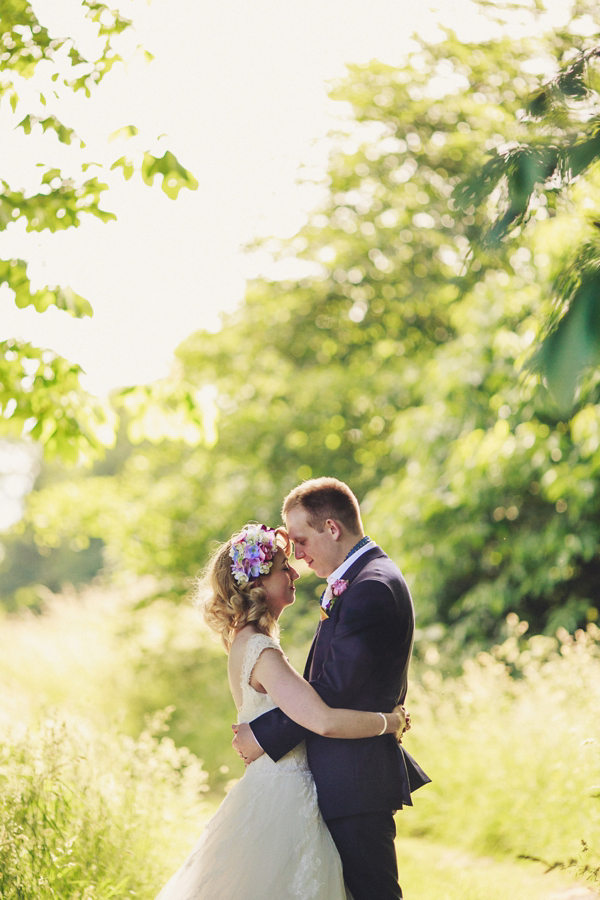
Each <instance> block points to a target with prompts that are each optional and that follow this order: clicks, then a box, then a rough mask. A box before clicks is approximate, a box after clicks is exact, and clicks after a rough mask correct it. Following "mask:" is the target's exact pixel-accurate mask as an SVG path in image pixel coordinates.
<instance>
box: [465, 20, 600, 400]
mask: <svg viewBox="0 0 600 900" xmlns="http://www.w3.org/2000/svg"><path fill="white" fill-rule="evenodd" d="M590 10H591V7H590V5H589V4H588V3H578V4H576V5H575V11H574V13H575V16H577V15H583V14H584V13H588V12H589V11H590ZM594 12H595V11H594ZM596 17H597V14H596ZM596 20H597V19H596ZM597 40H598V36H597V34H596V35H594V38H593V43H592V44H591V46H590V41H589V40H588V41H584V40H580V41H579V42H565V41H564V40H563V41H560V40H557V41H556V63H557V68H558V74H557V75H556V76H555V77H554V78H552V79H550V80H548V81H546V82H545V83H543V84H542V85H540V86H537V87H536V88H535V90H533V91H532V93H531V94H530V95H529V96H528V97H526V98H525V103H524V109H523V111H522V116H521V117H520V120H519V122H518V123H517V128H516V129H515V128H513V129H512V130H511V131H510V132H509V133H507V140H508V143H507V144H505V145H504V146H502V147H500V148H498V149H496V151H495V152H494V153H493V154H492V156H491V157H490V158H489V159H487V160H485V162H483V164H482V165H481V166H477V167H476V168H475V170H474V171H473V172H472V173H471V174H470V175H469V177H468V178H467V179H465V180H464V181H463V182H462V183H461V184H459V185H458V187H457V188H456V190H455V193H454V196H455V199H456V201H457V203H458V204H459V206H460V207H461V208H462V209H463V210H464V209H470V208H471V207H473V206H474V207H476V208H478V209H482V210H484V211H485V212H487V214H488V217H489V218H488V222H489V224H488V225H487V227H486V228H485V230H484V232H483V235H482V240H481V242H480V246H482V245H487V246H488V248H489V247H490V246H492V247H493V246H494V245H497V244H498V243H499V242H508V241H510V240H511V239H512V240H514V239H515V238H518V236H519V235H520V234H521V232H522V231H523V229H524V228H526V226H527V224H528V223H529V222H530V221H531V220H532V219H533V221H535V219H536V211H537V210H539V209H540V208H542V209H546V210H548V211H549V212H551V213H553V214H554V215H562V216H565V217H572V216H573V214H575V216H578V213H579V210H578V209H577V207H578V205H579V204H578V203H577V195H579V196H580V197H581V194H582V185H581V182H582V181H585V182H587V184H588V186H589V188H590V190H588V192H587V198H586V199H587V203H586V207H585V213H584V216H583V219H584V221H583V222H580V223H578V224H579V227H577V226H576V227H574V228H573V227H572V228H571V229H570V231H571V233H570V234H569V233H568V231H567V229H565V239H566V240H565V243H564V244H563V246H562V247H561V251H560V252H559V253H558V254H557V257H556V259H555V265H554V273H553V284H552V289H551V296H552V301H551V303H547V304H546V308H547V315H546V322H545V326H544V330H543V340H542V342H541V346H539V347H538V348H537V350H536V352H535V353H534V354H533V355H532V358H531V360H530V365H531V367H532V370H533V371H538V372H540V373H541V374H542V375H543V376H544V377H545V378H546V379H547V383H548V386H549V388H550V390H551V392H552V395H553V396H554V398H555V400H556V402H557V404H558V406H559V407H560V409H561V410H562V411H563V412H564V413H568V412H569V411H570V410H571V409H572V408H573V402H574V398H575V392H576V388H577V384H578V381H579V378H580V376H581V374H582V373H583V372H584V371H585V369H586V368H587V367H589V366H593V365H597V364H598V362H600V301H599V297H600V280H599V274H598V273H599V270H600V241H599V238H598V227H599V223H598V221H597V220H598V203H597V197H596V194H597V188H598V162H599V161H600V71H599V69H598V58H599V57H600V48H599V47H598V46H597ZM586 45H587V46H586ZM574 50H576V51H577V52H576V54H575V55H573V51H574ZM579 218H582V217H581V214H580V213H579Z"/></svg>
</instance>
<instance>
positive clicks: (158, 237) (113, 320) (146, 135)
mask: <svg viewBox="0 0 600 900" xmlns="http://www.w3.org/2000/svg"><path fill="white" fill-rule="evenodd" d="M33 5H34V9H36V11H37V12H38V15H39V17H40V19H41V21H42V23H43V24H47V25H48V26H49V27H50V30H51V32H52V33H54V34H59V35H65V34H70V35H75V36H77V38H78V40H79V41H80V43H81V45H82V49H83V50H84V51H85V32H82V33H81V34H80V32H79V28H80V26H79V25H78V23H80V21H81V16H80V15H79V14H78V12H77V6H78V2H77V0H43V2H42V0H37V2H36V0H33ZM548 5H549V6H551V7H553V8H555V10H556V12H555V15H554V19H553V22H552V23H553V24H558V23H559V22H560V21H561V20H562V21H564V7H565V0H553V2H550V3H549V4H548ZM120 7H121V8H122V9H123V11H124V13H126V14H129V13H131V15H132V18H134V21H135V26H136V33H135V35H134V36H133V44H137V43H141V44H143V45H144V46H145V47H146V48H147V49H148V50H149V51H151V52H152V53H153V54H154V56H155V60H154V62H152V63H150V64H149V65H148V64H147V63H146V62H145V61H144V60H143V58H142V55H141V54H138V55H137V56H136V57H134V58H133V61H132V62H130V63H129V64H128V65H127V67H115V68H114V69H113V71H112V73H111V74H110V75H109V76H108V77H107V79H106V80H105V82H104V83H103V84H102V85H101V87H100V88H99V90H98V91H97V92H96V94H95V95H94V96H93V98H92V99H91V100H87V99H85V98H84V97H83V93H82V92H80V94H81V96H80V97H78V98H77V99H76V100H75V101H72V100H69V101H68V106H67V104H66V103H65V104H63V105H62V106H60V107H55V108H52V109H51V110H50V111H51V112H55V113H56V114H57V115H59V117H60V118H61V119H63V120H64V121H65V122H66V124H70V125H73V126H74V127H75V128H76V129H77V130H78V131H79V132H80V134H81V136H82V137H83V138H84V139H86V141H87V143H88V146H87V148H86V149H85V151H83V152H82V158H83V159H105V160H114V159H115V158H117V156H118V155H120V154H121V152H123V151H127V149H129V148H128V147H127V146H124V147H123V148H122V149H121V148H120V146H119V143H118V142H115V143H112V144H107V143H106V137H107V136H108V135H109V134H110V133H111V132H113V131H114V130H115V129H118V128H120V127H122V126H124V125H129V124H135V125H137V126H138V127H139V128H140V132H141V133H140V136H139V137H138V138H137V139H136V141H137V142H138V143H137V144H136V145H135V146H139V148H140V149H142V150H143V149H152V151H153V152H155V153H156V155H162V153H163V152H164V149H166V148H169V149H171V150H172V151H173V152H175V154H176V155H177V156H178V158H179V159H180V161H181V162H182V163H183V164H184V165H185V166H186V167H187V168H189V169H190V170H191V171H192V172H193V173H194V174H195V175H196V177H197V178H198V180H199V183H200V185H199V188H198V190H197V191H195V192H189V191H186V190H183V191H182V192H181V193H180V195H179V199H178V200H177V201H175V202H174V201H172V200H170V199H168V198H167V197H166V196H165V195H164V194H163V193H162V191H161V190H160V188H159V186H158V182H156V183H155V185H154V187H153V188H148V187H146V186H144V185H143V184H141V182H139V183H138V181H136V180H135V179H134V180H132V181H131V182H129V183H125V182H124V181H123V179H122V178H121V177H120V175H117V174H116V173H114V176H113V178H112V181H111V184H114V186H115V187H114V190H111V192H110V196H108V195H107V197H106V200H105V201H104V206H105V207H106V208H108V209H111V210H112V211H114V212H115V213H116V214H117V215H118V221H117V222H113V223H110V224H108V225H103V224H101V223H100V222H97V221H96V220H94V219H92V218H91V217H90V219H89V221H88V220H85V219H84V223H83V224H82V226H81V227H80V228H78V229H69V230H68V231H65V232H59V233H57V234H49V233H43V232H42V233H40V234H36V233H31V234H26V233H25V231H24V228H23V227H21V223H17V224H15V225H14V226H12V227H11V228H9V229H8V231H7V232H5V234H4V235H3V246H2V248H1V249H0V253H1V254H2V258H7V257H8V258H10V257H11V256H13V257H19V258H23V259H26V260H30V261H31V266H30V273H31V275H32V278H33V281H34V286H35V287H39V286H41V285H43V284H56V283H60V284H64V285H70V286H71V287H72V288H74V289H75V290H76V291H77V292H78V293H81V294H83V295H84V296H85V297H87V298H88V299H89V300H90V302H91V303H92V306H93V308H94V316H93V318H92V319H84V320H75V319H71V318H70V317H69V316H68V315H66V314H65V313H60V312H57V311H56V310H53V309H50V310H49V311H48V312H46V313H44V314H38V313H37V312H35V311H34V310H32V309H26V310H18V309H16V307H15V305H14V303H13V302H12V300H11V297H10V295H9V292H8V290H4V292H2V291H0V339H4V338H6V337H9V336H15V335H18V336H20V337H22V338H23V339H25V340H30V341H32V342H33V343H34V344H36V345H37V346H47V347H51V348H52V349H54V350H56V351H58V352H59V353H61V354H62V355H63V356H66V357H67V358H68V359H70V360H72V361H74V362H78V363H80V364H81V365H82V366H83V368H84V369H85V371H86V372H87V378H86V381H85V383H86V386H87V387H88V389H90V390H92V391H93V392H94V393H98V394H102V393H105V392H107V391H108V390H110V389H111V388H114V387H116V386H121V385H125V384H132V383H139V382H145V381H150V380H153V379H154V378H158V377H161V376H163V375H165V374H166V373H167V372H168V370H169V367H170V363H171V360H172V354H173V350H174V349H175V347H176V346H177V344H178V343H179V342H180V341H181V340H183V339H184V338H185V337H187V336H188V335H189V334H190V333H191V332H193V331H194V330H196V329H198V328H202V327H208V328H211V329H214V328H216V327H217V326H218V321H219V313H220V311H222V310H230V309H232V308H234V307H235V305H236V304H237V303H239V301H240V300H241V299H242V297H243V294H244V285H245V280H246V278H248V277H251V276H252V275H254V274H256V266H257V262H256V260H252V259H251V258H247V257H245V256H244V254H243V252H242V246H243V245H244V244H245V243H247V242H249V241H250V240H252V239H253V238H254V237H256V236H258V235H271V234H274V235H278V236H284V235H290V234H293V233H294V232H295V231H296V230H297V229H298V228H299V227H300V226H301V225H302V223H303V221H304V217H305V213H306V211H307V210H308V209H309V208H310V207H311V206H313V205H314V204H315V203H316V201H317V200H318V192H317V191H315V189H310V188H308V187H304V188H301V187H299V186H298V185H297V184H296V178H297V176H298V171H299V167H300V165H301V164H302V163H305V164H306V163H308V164H310V165H312V166H313V167H315V171H321V172H323V171H324V167H325V162H326V141H325V140H324V137H325V135H326V134H327V132H328V131H329V130H330V129H331V128H332V127H335V124H336V116H337V117H338V118H337V122H338V123H339V119H340V117H342V118H343V116H344V114H345V109H344V107H343V105H341V104H334V103H333V102H332V101H330V100H329V99H328V96H327V84H328V81H330V80H331V79H334V78H336V77H338V76H340V75H343V73H344V71H345V68H344V65H345V63H348V62H367V61H369V60H371V59H375V58H376V59H380V60H383V61H384V62H388V63H392V64H393V63H398V62H400V61H401V60H402V58H403V56H404V55H405V54H406V53H407V51H408V50H409V48H410V35H411V34H412V33H414V32H415V31H416V30H418V31H419V32H420V33H421V34H423V35H424V36H425V37H427V38H429V39H436V38H437V37H441V36H442V35H441V33H440V32H439V31H438V30H437V24H438V23H442V24H445V25H450V26H451V27H454V28H455V29H456V30H457V32H458V34H459V36H461V37H462V38H463V39H469V40H479V39H482V38H484V37H485V36H487V34H488V33H489V28H488V27H486V26H485V24H484V23H483V22H482V19H481V18H480V17H478V16H477V15H476V14H475V13H474V11H473V7H472V6H471V5H470V3H469V2H468V0H455V2H453V0H438V4H437V9H435V8H434V9H433V10H430V9H428V8H427V2H426V0H421V2H414V0H247V2H233V0H177V2H173V0H152V2H151V3H150V4H149V5H147V4H146V3H144V2H141V0H124V2H123V3H121V4H120ZM129 40H130V41H131V38H130V39H129ZM48 109H50V106H49V107H48ZM26 111H29V110H26ZM39 111H40V113H43V108H41V107H40V110H39ZM23 114H24V113H23ZM47 114H48V111H46V112H45V115H47ZM8 125H9V122H8V120H7V118H6V113H5V114H4V119H2V118H1V117H0V126H2V127H3V131H4V134H5V135H6V133H7V132H6V130H5V129H6V127H7V126H8ZM163 132H164V133H166V135H167V137H165V138H163V139H161V140H160V141H159V142H158V144H157V143H156V141H155V138H157V137H158V135H160V134H161V133H163ZM20 134H21V132H19V135H20ZM19 135H16V136H15V137H11V138H10V140H11V141H12V148H13V152H12V154H11V158H10V159H9V160H8V161H6V159H5V160H3V166H4V171H3V177H5V178H7V180H8V181H9V182H10V183H11V186H13V187H15V188H19V187H24V186H28V181H29V180H30V179H31V174H30V173H31V172H32V171H34V164H35V163H36V162H38V161H40V160H43V161H44V162H50V161H51V160H52V161H54V159H56V160H57V161H60V159H62V158H63V157H59V154H61V153H63V148H62V147H61V146H60V145H58V143H57V141H56V138H55V136H54V135H53V134H52V133H48V134H47V135H45V136H44V137H42V136H37V137H35V138H34V137H33V136H30V137H25V136H22V137H21V136H19ZM2 143H3V145H4V147H3V149H4V151H5V150H6V146H7V143H6V137H5V138H3V141H2ZM4 155H5V154H4V153H3V156H4ZM65 170H66V171H68V168H67V167H66V166H65ZM33 186H34V185H33V183H32V184H31V187H33Z"/></svg>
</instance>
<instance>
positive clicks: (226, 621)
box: [194, 525, 292, 653]
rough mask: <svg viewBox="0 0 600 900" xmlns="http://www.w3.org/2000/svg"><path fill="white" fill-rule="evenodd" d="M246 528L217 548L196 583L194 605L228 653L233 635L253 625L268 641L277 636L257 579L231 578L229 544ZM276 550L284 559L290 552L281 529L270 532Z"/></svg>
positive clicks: (272, 618) (277, 629)
mask: <svg viewBox="0 0 600 900" xmlns="http://www.w3.org/2000/svg"><path fill="white" fill-rule="evenodd" d="M248 527H252V526H248V525H244V528H242V529H240V531H239V532H236V533H235V534H234V535H232V537H231V538H230V539H229V540H228V541H227V543H225V544H221V546H220V547H218V548H217V549H216V550H215V552H214V553H213V554H212V556H211V558H210V559H209V561H208V563H207V565H206V568H205V569H204V571H203V573H202V575H201V576H200V578H199V579H198V581H197V582H196V588H195V591H194V601H195V603H196V605H197V606H198V608H199V609H201V611H202V614H203V616H204V621H205V622H206V624H207V625H208V626H209V628H211V629H212V630H213V631H214V632H215V633H216V634H218V635H220V637H221V640H222V641H223V644H224V646H225V649H226V650H227V652H228V653H229V648H230V647H231V642H232V641H233V637H234V635H235V632H236V631H238V630H239V629H240V628H243V627H244V625H254V627H255V628H256V629H257V630H258V631H260V632H261V633H262V634H267V635H270V636H272V637H274V636H277V635H278V634H279V625H278V624H277V620H276V619H275V618H274V617H273V616H272V615H271V613H270V612H269V609H268V607H267V593H266V591H265V589H264V588H263V587H262V586H261V583H260V581H261V578H260V576H259V577H258V578H251V579H250V581H248V582H246V584H239V583H238V582H237V581H236V579H235V578H234V577H233V572H232V568H231V566H232V559H231V556H230V550H231V546H232V543H233V542H234V541H235V540H236V539H237V538H239V536H240V534H241V533H242V532H243V531H244V530H245V529H246V528H248ZM273 531H274V532H275V535H276V540H277V545H278V548H279V549H281V550H282V551H283V552H284V553H285V555H286V556H287V557H289V556H290V554H291V552H292V542H291V541H290V539H289V536H288V533H287V531H286V530H285V529H284V528H274V529H273Z"/></svg>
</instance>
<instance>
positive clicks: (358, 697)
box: [251, 547, 431, 819]
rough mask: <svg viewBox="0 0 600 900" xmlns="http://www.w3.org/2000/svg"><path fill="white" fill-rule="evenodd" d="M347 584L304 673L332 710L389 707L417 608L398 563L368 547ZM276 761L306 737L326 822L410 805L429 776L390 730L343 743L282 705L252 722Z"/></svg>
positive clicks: (401, 681)
mask: <svg viewBox="0 0 600 900" xmlns="http://www.w3.org/2000/svg"><path fill="white" fill-rule="evenodd" d="M343 577H344V579H345V580H347V581H348V587H347V588H346V590H345V591H344V593H343V594H341V595H340V597H338V598H337V600H336V602H335V604H334V606H333V609H332V610H331V612H330V614H329V618H328V619H324V620H323V621H322V622H320V624H319V626H318V628H317V632H316V634H315V638H314V640H313V643H312V647H311V649H310V653H309V655H308V660H307V662H306V668H305V671H304V677H305V678H307V679H308V681H310V683H311V684H312V686H313V687H314V688H315V690H316V691H317V692H318V693H319V694H320V696H321V697H322V698H323V700H324V701H325V702H326V703H327V704H328V705H329V706H332V707H338V708H348V709H363V710H370V711H373V712H391V710H392V709H393V707H394V706H395V705H396V703H398V702H400V703H403V702H404V699H405V697H406V689H407V675H408V665H409V662H410V656H411V651H412V644H413V632H414V610H413V604H412V600H411V597H410V593H409V590H408V587H407V585H406V582H405V581H404V578H403V577H402V575H401V573H400V570H399V569H398V567H397V566H396V565H395V564H394V563H393V562H392V561H391V559H390V558H389V557H388V556H387V555H386V554H385V553H384V552H383V550H381V549H380V548H379V547H373V548H372V549H371V550H368V551H367V552H366V553H364V554H363V555H362V556H360V557H359V558H358V559H357V560H356V562H355V563H353V564H352V565H351V566H350V567H349V568H348V569H347V570H346V572H345V573H344V576H343ZM251 727H252V731H253V733H254V735H255V737H256V739H257V741H258V742H259V744H260V746H261V747H262V748H263V750H265V752H266V753H268V755H269V756H270V757H271V758H272V759H274V760H275V761H277V760H278V759H280V758H281V757H282V756H284V755H285V754H286V753H288V752H289V751H290V750H291V749H292V748H293V747H295V746H296V744H298V743H299V742H300V741H301V740H303V739H306V747H307V752H308V761H309V765H310V768H311V770H312V773H313V777H314V779H315V783H316V786H317V793H318V796H319V806H320V808H321V812H322V814H323V817H324V818H325V819H333V818H336V817H338V816H349V815H355V814H357V813H365V812H376V811H380V810H396V809H401V808H402V806H403V804H408V805H412V801H411V798H410V792H411V791H413V790H415V789H416V788H418V787H421V785H423V784H427V782H428V781H430V780H431V779H430V778H428V776H427V775H426V774H425V773H424V772H423V770H422V769H421V768H420V766H418V764H417V763H416V762H415V761H414V760H413V759H412V757H411V756H410V755H409V754H408V753H407V752H406V751H405V750H404V749H403V748H402V747H401V746H399V745H398V743H397V742H396V739H395V738H394V736H393V735H385V736H383V737H374V738H361V739H359V740H346V739H344V740H342V739H338V738H324V737H321V736H320V735H317V734H314V733H313V732H310V731H307V730H306V729H304V728H302V727H301V726H300V725H298V724H297V723H296V722H294V721H292V719H290V718H289V717H288V716H286V715H285V713H284V712H282V710H280V709H273V710H271V711H270V712H268V713H264V714H263V715H262V716H259V717H258V718H257V719H254V720H253V721H252V722H251Z"/></svg>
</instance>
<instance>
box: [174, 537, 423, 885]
mask: <svg viewBox="0 0 600 900" xmlns="http://www.w3.org/2000/svg"><path fill="white" fill-rule="evenodd" d="M290 554H291V543H290V540H289V538H288V536H287V533H286V532H285V531H284V529H283V528H275V529H273V528H268V527H267V526H265V525H246V526H244V528H242V530H241V531H239V532H238V533H237V534H235V535H233V537H232V538H231V540H229V541H228V542H227V543H226V544H224V545H223V546H221V547H220V548H219V549H218V550H217V551H216V552H215V554H214V555H213V557H212V559H211V560H210V562H209V564H208V566H207V569H206V572H205V575H204V576H203V578H202V580H201V582H200V583H199V586H198V599H199V601H200V602H201V604H202V607H203V612H204V617H205V619H206V621H207V623H208V625H209V626H210V627H211V628H212V629H213V630H214V631H216V632H217V633H218V634H220V635H221V637H222V640H223V643H224V645H225V649H226V650H227V651H228V654H229V659H228V676H229V685H230V688H231V693H232V695H233V699H234V701H235V704H236V707H237V710H238V722H240V723H241V722H249V721H250V720H252V719H254V718H255V717H256V716H258V715H261V714H262V713H264V712H267V711H268V710H270V709H272V708H274V707H275V706H279V707H280V708H281V709H282V710H283V711H284V712H285V713H286V714H287V715H288V716H289V717H290V718H291V719H294V720H295V721H296V722H298V723H299V724H300V725H303V726H304V727H305V728H308V729H309V730H310V731H314V732H317V733H318V734H321V735H324V736H326V737H335V738H354V739H355V738H366V737H374V736H377V735H382V734H396V735H397V736H398V737H399V736H401V734H402V731H403V730H405V729H406V727H409V726H408V725H407V722H406V716H405V713H404V709H403V707H399V706H398V707H396V708H395V709H394V711H393V712H392V713H385V714H384V713H377V712H357V711H356V710H349V709H332V708H330V707H329V706H327V705H326V704H325V703H324V702H323V700H321V698H320V697H319V695H318V694H317V693H316V691H314V690H313V688H312V687H311V686H310V685H309V684H308V682H307V681H305V680H304V679H303V678H302V676H301V675H299V674H298V673H297V672H296V671H295V669H293V668H292V666H291V665H290V664H289V662H288V661H287V659H286V658H285V656H284V655H283V652H282V650H281V647H280V645H279V642H278V640H277V635H278V624H277V620H278V619H279V616H280V615H281V613H282V612H283V610H284V609H285V607H286V606H290V605H291V604H292V603H293V602H294V599H295V587H294V581H295V580H296V578H298V573H297V572H296V571H295V569H293V568H292V567H291V566H290V564H289V556H290ZM349 896H350V895H349V894H347V892H346V890H345V888H344V881H343V876H342V866H341V862H340V858H339V855H338V852H337V849H336V847H335V844H334V843H333V839H332V837H331V835H330V833H329V831H328V829H327V826H326V825H325V822H324V821H323V819H322V817H321V814H320V812H319V808H318V805H317V794H316V789H315V785H314V781H313V778H312V775H311V772H310V769H309V768H308V765H307V761H306V752H305V748H304V743H302V744H299V745H298V746H297V747H295V748H294V749H293V750H291V751H290V752H289V753H288V754H287V755H286V756H284V757H283V758H282V759H281V760H280V761H279V762H278V763H275V762H273V761H272V760H271V759H270V757H269V756H267V754H264V755H263V756H261V757H260V758H259V759H257V760H256V761H255V762H253V763H251V764H250V765H248V766H247V768H246V772H245V774H244V777H243V778H242V779H240V781H239V782H238V783H237V784H236V785H235V787H234V788H233V789H232V790H231V791H230V792H229V793H228V795H227V796H226V798H225V800H224V801H223V803H222V804H221V806H220V807H219V809H218V810H217V812H216V813H215V815H214V816H213V818H212V819H211V820H210V822H209V823H208V825H207V826H206V828H205V830H204V832H203V834H202V835H201V837H200V839H199V840H198V842H197V843H196V845H195V847H194V848H193V849H192V851H191V853H190V855H189V856H188V858H187V860H186V861H185V862H184V863H183V865H182V866H181V868H180V869H179V870H178V872H176V873H175V875H173V877H172V878H171V880H170V881H169V882H168V883H167V884H166V885H165V887H164V888H163V890H162V891H161V892H160V894H159V895H158V898H157V900H217V898H218V900H265V898H277V900H346V898H349Z"/></svg>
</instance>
